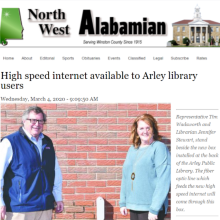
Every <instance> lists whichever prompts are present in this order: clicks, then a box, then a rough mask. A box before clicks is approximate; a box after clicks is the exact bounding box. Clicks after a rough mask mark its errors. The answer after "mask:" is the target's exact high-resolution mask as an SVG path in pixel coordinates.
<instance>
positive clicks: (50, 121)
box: [47, 118, 57, 124]
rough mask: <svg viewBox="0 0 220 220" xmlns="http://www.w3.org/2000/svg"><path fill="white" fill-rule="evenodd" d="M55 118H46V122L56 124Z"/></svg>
mask: <svg viewBox="0 0 220 220" xmlns="http://www.w3.org/2000/svg"><path fill="white" fill-rule="evenodd" d="M56 123H57V119H56V118H47V124H56Z"/></svg>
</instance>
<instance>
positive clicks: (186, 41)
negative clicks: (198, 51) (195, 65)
mask: <svg viewBox="0 0 220 220" xmlns="http://www.w3.org/2000/svg"><path fill="white" fill-rule="evenodd" d="M183 44H186V46H189V38H188V37H184V38H183Z"/></svg>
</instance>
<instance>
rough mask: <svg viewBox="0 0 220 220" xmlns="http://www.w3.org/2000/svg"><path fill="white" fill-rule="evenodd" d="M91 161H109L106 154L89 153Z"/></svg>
mask: <svg viewBox="0 0 220 220" xmlns="http://www.w3.org/2000/svg"><path fill="white" fill-rule="evenodd" d="M88 158H89V159H107V154H106V153H89V155H88Z"/></svg>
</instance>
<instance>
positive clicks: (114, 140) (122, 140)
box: [108, 138, 128, 145]
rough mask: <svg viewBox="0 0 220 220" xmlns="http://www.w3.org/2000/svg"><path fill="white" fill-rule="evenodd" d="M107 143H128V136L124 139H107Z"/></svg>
mask: <svg viewBox="0 0 220 220" xmlns="http://www.w3.org/2000/svg"><path fill="white" fill-rule="evenodd" d="M108 144H109V145H117V144H123V145H125V144H128V138H126V139H109V141H108Z"/></svg>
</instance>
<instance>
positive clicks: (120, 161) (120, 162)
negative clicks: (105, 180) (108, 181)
mask: <svg viewBox="0 0 220 220" xmlns="http://www.w3.org/2000/svg"><path fill="white" fill-rule="evenodd" d="M124 162H125V160H116V165H117V166H123V164H124Z"/></svg>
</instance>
